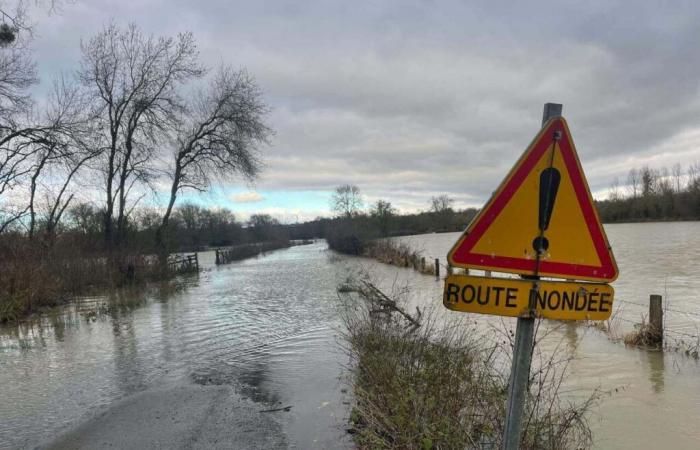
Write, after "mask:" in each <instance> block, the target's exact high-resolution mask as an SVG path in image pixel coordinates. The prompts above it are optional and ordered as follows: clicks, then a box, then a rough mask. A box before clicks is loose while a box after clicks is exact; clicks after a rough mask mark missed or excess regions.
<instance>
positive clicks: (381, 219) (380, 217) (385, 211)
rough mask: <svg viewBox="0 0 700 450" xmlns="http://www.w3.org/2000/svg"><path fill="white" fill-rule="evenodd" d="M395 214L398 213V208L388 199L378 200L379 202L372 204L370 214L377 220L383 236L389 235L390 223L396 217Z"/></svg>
mask: <svg viewBox="0 0 700 450" xmlns="http://www.w3.org/2000/svg"><path fill="white" fill-rule="evenodd" d="M394 214H396V208H394V207H393V206H392V205H391V203H390V202H388V201H385V200H377V203H375V204H374V205H373V206H372V209H371V210H370V215H371V216H372V218H373V219H374V220H375V221H376V222H377V225H378V226H379V231H381V233H382V236H388V235H389V224H390V223H391V219H392V217H394Z"/></svg>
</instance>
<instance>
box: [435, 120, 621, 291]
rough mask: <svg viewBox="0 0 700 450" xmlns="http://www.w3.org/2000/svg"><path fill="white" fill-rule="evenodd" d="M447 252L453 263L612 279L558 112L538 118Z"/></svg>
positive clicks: (610, 260)
mask: <svg viewBox="0 0 700 450" xmlns="http://www.w3.org/2000/svg"><path fill="white" fill-rule="evenodd" d="M447 257H448V260H449V262H450V263H451V264H452V265H453V266H456V267H465V268H473V269H482V270H493V271H497V272H511V273H517V274H522V275H541V276H545V277H554V278H568V279H577V280H590V281H613V280H615V278H617V273H618V271H617V265H616V264H615V258H614V257H613V254H612V251H611V249H610V245H609V244H608V240H607V237H606V236H605V231H604V230H603V227H602V225H601V223H600V219H599V218H598V213H597V211H596V208H595V206H594V204H593V198H592V197H591V193H590V190H589V188H588V183H587V182H586V177H585V176H584V174H583V170H582V169H581V163H580V162H579V159H578V155H577V154H576V149H575V148H574V141H573V139H572V138H571V134H570V133H569V128H568V126H567V124H566V121H565V120H564V119H563V118H562V117H557V118H554V119H551V120H549V121H548V122H547V123H545V125H544V126H543V127H542V130H541V131H540V132H539V134H538V135H537V136H536V137H535V139H534V141H532V143H531V144H530V146H529V147H528V149H527V150H526V151H525V153H524V154H523V156H521V157H520V159H519V160H518V162H517V163H516V164H515V167H513V169H511V171H510V173H509V174H508V176H507V177H506V179H505V180H503V182H502V183H501V185H500V186H499V188H498V190H497V191H496V192H495V193H494V195H493V196H492V197H491V199H490V200H489V202H488V203H487V204H486V206H484V208H482V210H481V211H480V212H479V214H478V215H477V216H476V217H475V218H474V220H472V222H471V223H470V224H469V226H468V227H467V230H466V231H465V232H464V234H463V235H462V236H461V237H460V239H459V240H458V241H457V243H456V244H455V245H454V247H452V250H450V252H449V254H448V256H447Z"/></svg>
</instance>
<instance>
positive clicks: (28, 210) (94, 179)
mask: <svg viewBox="0 0 700 450" xmlns="http://www.w3.org/2000/svg"><path fill="white" fill-rule="evenodd" d="M80 50H81V58H80V64H79V67H78V68H76V69H75V70H74V71H73V72H71V73H68V74H64V75H61V76H59V77H57V79H56V80H55V81H54V83H53V87H52V90H51V93H50V95H49V96H48V98H47V99H46V101H44V102H41V103H40V102H37V101H36V100H35V99H34V98H33V97H32V95H31V93H30V89H31V87H33V86H35V85H36V83H37V73H36V65H35V63H34V61H33V60H32V59H31V52H30V48H29V46H28V45H27V43H26V42H22V39H17V40H14V41H13V42H12V43H10V44H8V45H7V46H6V47H5V48H2V49H0V235H1V234H6V233H8V232H14V233H15V234H16V233H21V234H24V235H26V237H27V238H28V239H29V240H30V241H41V242H42V244H43V245H47V246H50V245H52V243H53V242H54V241H55V239H56V236H57V234H58V232H59V231H61V230H62V229H64V228H67V227H69V224H66V223H65V222H66V221H65V219H66V218H67V216H68V215H70V216H71V217H72V219H75V220H77V218H78V216H81V215H83V216H84V215H85V214H84V213H86V212H90V215H91V217H90V219H89V221H90V222H91V227H92V228H91V230H92V232H95V231H96V230H97V229H98V228H97V227H96V225H97V224H96V223H94V222H95V216H96V215H97V216H99V217H100V220H99V222H100V226H99V233H101V235H102V246H103V247H104V248H106V249H108V250H112V249H115V248H117V249H118V248H122V247H125V246H128V245H133V242H131V243H130V242H129V239H130V237H132V236H133V235H134V233H133V229H134V228H139V227H143V224H139V223H137V222H138V219H137V217H136V213H137V212H138V211H140V205H141V204H142V202H143V199H144V198H147V197H148V196H149V195H157V194H156V193H157V192H158V191H163V190H166V191H167V197H166V198H167V206H166V208H165V209H164V211H163V212H160V213H156V212H155V210H152V211H149V213H148V218H147V220H148V228H149V229H153V230H154V231H153V239H154V242H155V243H156V245H157V247H158V248H159V249H161V250H162V251H165V250H166V249H167V244H168V240H170V241H172V238H173V236H172V233H169V232H171V231H174V227H173V226H172V222H173V221H174V220H175V219H176V216H175V213H176V212H178V211H177V209H176V202H177V199H178V197H179V196H180V194H181V193H182V192H183V191H186V190H193V191H206V190H207V189H208V188H209V186H210V185H211V184H212V182H214V181H215V180H217V179H229V178H230V177H232V176H235V177H239V178H241V179H246V180H252V179H254V178H255V177H256V175H257V174H258V173H259V171H260V168H261V159H260V151H259V149H260V148H261V146H262V145H264V144H266V143H268V141H269V138H270V136H271V135H272V130H271V129H270V128H269V127H268V126H267V124H266V114H267V112H268V108H267V106H266V104H265V102H264V100H263V97H262V92H261V90H260V88H259V87H258V86H257V84H256V83H255V81H254V79H253V78H252V76H250V75H249V74H248V73H247V72H246V71H245V70H237V69H234V68H232V67H230V66H225V65H222V66H220V67H218V68H216V69H213V70H212V69H209V68H206V67H205V66H204V65H203V64H202V63H201V61H200V57H199V50H198V48H197V44H196V41H195V39H194V36H193V35H192V34H191V33H181V34H178V35H177V36H174V37H155V36H150V35H146V34H144V33H143V32H142V31H141V30H140V29H139V28H138V27H137V26H135V25H129V26H126V27H119V26H117V25H115V24H109V25H107V26H105V27H104V29H103V30H102V31H101V32H99V33H98V34H97V35H95V36H93V37H92V38H90V39H87V40H85V41H83V42H82V44H81V49H80ZM81 198H82V199H83V200H85V199H86V198H88V199H89V203H88V204H78V203H79V200H80V199H81ZM187 209H188V208H184V209H183V210H182V211H179V212H178V214H179V216H180V217H178V218H177V219H178V220H180V219H182V217H183V211H186V210H187ZM189 209H191V208H189ZM139 214H142V215H143V214H144V213H142V212H140V213H139ZM212 214H214V215H216V214H217V213H212ZM156 215H157V217H156ZM224 215H226V214H224ZM80 220H82V219H80ZM182 220H184V219H182ZM221 221H222V222H226V223H232V220H231V218H230V217H228V218H226V217H224V218H221ZM185 223H186V221H185ZM232 230H233V228H232V229H231V230H229V231H230V233H234V231H232ZM202 239H204V240H208V241H212V239H208V238H202ZM221 239H223V240H227V239H226V238H221ZM214 240H216V239H214Z"/></svg>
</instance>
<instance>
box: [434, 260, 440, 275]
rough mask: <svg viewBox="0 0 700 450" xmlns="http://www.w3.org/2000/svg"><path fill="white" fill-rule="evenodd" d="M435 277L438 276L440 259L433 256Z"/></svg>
mask: <svg viewBox="0 0 700 450" xmlns="http://www.w3.org/2000/svg"><path fill="white" fill-rule="evenodd" d="M435 278H438V279H439V278H440V259H438V258H435Z"/></svg>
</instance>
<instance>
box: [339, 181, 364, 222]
mask: <svg viewBox="0 0 700 450" xmlns="http://www.w3.org/2000/svg"><path fill="white" fill-rule="evenodd" d="M331 208H332V209H333V211H335V213H336V214H338V215H339V216H343V217H348V218H349V217H353V216H356V215H357V214H358V213H359V212H360V209H362V195H361V194H360V188H359V187H357V186H355V185H354V184H344V185H342V186H338V187H337V188H335V192H333V197H332V199H331Z"/></svg>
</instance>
